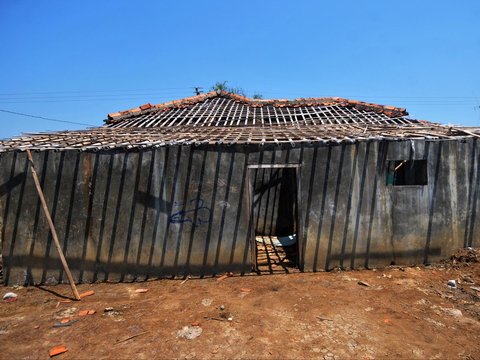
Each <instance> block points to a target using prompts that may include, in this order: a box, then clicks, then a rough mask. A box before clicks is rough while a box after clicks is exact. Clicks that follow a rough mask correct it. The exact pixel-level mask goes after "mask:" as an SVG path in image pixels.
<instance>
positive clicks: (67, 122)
mask: <svg viewBox="0 0 480 360" xmlns="http://www.w3.org/2000/svg"><path fill="white" fill-rule="evenodd" d="M0 111H1V112H4V113H9V114H14V115H20V116H27V117H31V118H36V119H42V120H48V121H55V122H61V123H66V124H75V125H84V126H97V125H92V124H86V123H81V122H74V121H67V120H59V119H52V118H47V117H43V116H37V115H30V114H24V113H19V112H15V111H9V110H3V109H0Z"/></svg>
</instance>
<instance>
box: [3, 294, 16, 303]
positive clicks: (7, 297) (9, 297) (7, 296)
mask: <svg viewBox="0 0 480 360" xmlns="http://www.w3.org/2000/svg"><path fill="white" fill-rule="evenodd" d="M17 297H18V295H17V294H15V293H14V292H7V293H6V294H5V295H3V301H5V302H14V301H17Z"/></svg>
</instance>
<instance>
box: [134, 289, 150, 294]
mask: <svg viewBox="0 0 480 360" xmlns="http://www.w3.org/2000/svg"><path fill="white" fill-rule="evenodd" d="M135 292H136V293H139V294H143V293H146V292H148V289H136V290H135Z"/></svg>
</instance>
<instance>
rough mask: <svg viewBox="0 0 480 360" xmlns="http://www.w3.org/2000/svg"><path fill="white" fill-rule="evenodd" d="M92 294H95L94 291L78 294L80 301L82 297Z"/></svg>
mask: <svg viewBox="0 0 480 360" xmlns="http://www.w3.org/2000/svg"><path fill="white" fill-rule="evenodd" d="M93 294H95V291H94V290H90V291H86V292H84V293H82V294H80V299H83V298H84V297H87V296H92V295H93Z"/></svg>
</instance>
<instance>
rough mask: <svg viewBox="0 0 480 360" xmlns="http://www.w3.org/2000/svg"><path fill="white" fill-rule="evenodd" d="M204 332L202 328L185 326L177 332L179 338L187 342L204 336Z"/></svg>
mask: <svg viewBox="0 0 480 360" xmlns="http://www.w3.org/2000/svg"><path fill="white" fill-rule="evenodd" d="M202 332H203V330H202V328H201V327H200V326H184V327H183V328H182V329H181V330H178V331H177V337H179V338H184V339H187V340H193V339H195V338H197V337H199V336H200V335H201V334H202Z"/></svg>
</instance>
